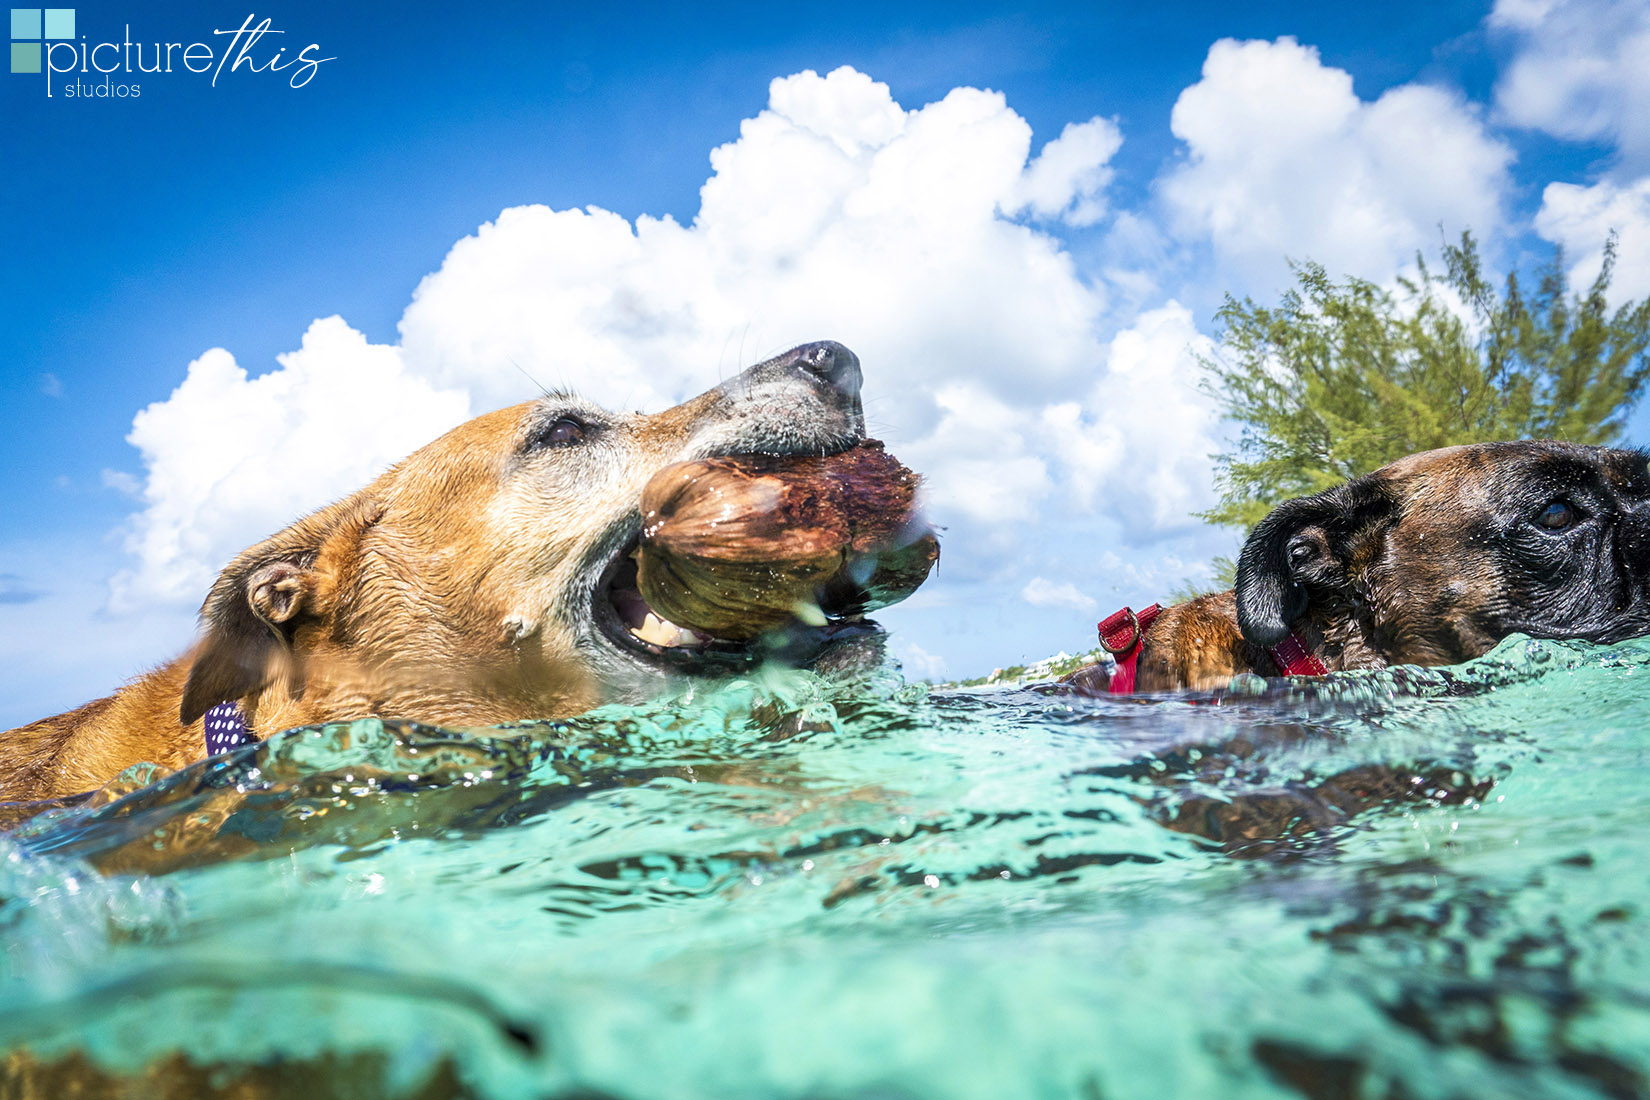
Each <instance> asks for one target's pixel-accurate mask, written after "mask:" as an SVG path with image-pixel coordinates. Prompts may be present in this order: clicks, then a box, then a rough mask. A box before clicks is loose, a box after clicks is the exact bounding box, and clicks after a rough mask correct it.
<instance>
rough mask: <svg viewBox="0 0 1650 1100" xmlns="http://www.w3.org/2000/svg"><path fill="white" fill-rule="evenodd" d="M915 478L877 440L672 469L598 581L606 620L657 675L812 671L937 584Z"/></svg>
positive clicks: (615, 640) (932, 541)
mask: <svg viewBox="0 0 1650 1100" xmlns="http://www.w3.org/2000/svg"><path fill="white" fill-rule="evenodd" d="M918 480H919V479H918V478H917V475H916V474H914V473H912V472H911V471H910V470H907V469H906V468H905V467H904V466H901V465H900V464H899V462H898V460H896V459H895V458H894V457H893V456H891V455H889V454H888V453H887V452H886V451H885V450H884V449H883V446H882V444H881V443H879V442H877V441H875V440H860V441H858V442H856V443H855V444H853V445H852V446H850V447H848V448H845V449H843V450H841V451H838V452H836V453H834V454H827V455H727V456H722V457H718V458H709V459H699V460H695V461H690V462H681V463H676V464H674V465H671V466H667V467H665V468H663V469H661V470H659V471H658V472H657V473H655V474H654V476H653V477H652V478H651V479H650V480H649V481H648V484H647V486H646V487H645V489H644V490H643V493H642V497H641V500H640V502H639V507H638V511H637V514H636V515H635V517H634V518H633V520H632V521H631V522H632V524H633V525H632V526H631V527H630V529H629V534H628V537H627V538H625V539H624V540H623V541H622V542H621V543H620V545H621V547H622V548H621V549H620V550H618V551H617V552H615V553H614V554H613V556H612V557H611V558H610V559H609V560H608V561H607V562H606V564H605V566H604V567H603V569H602V571H601V573H600V581H599V583H598V584H597V585H596V587H595V592H594V593H593V599H594V602H595V609H594V610H595V621H596V623H597V624H598V626H599V628H600V630H601V632H602V634H603V635H604V637H605V639H606V640H607V641H608V642H610V643H612V644H613V645H615V646H616V647H618V648H619V649H620V650H622V651H623V652H625V653H627V654H629V655H631V656H632V657H635V658H638V659H640V660H641V661H643V662H644V663H647V664H649V665H656V666H666V667H671V668H676V669H689V670H691V669H693V668H695V667H702V668H705V669H707V670H709V669H715V668H727V667H728V666H730V665H742V664H748V663H751V662H753V661H757V660H761V659H765V658H777V659H780V660H784V661H806V660H810V659H812V657H813V656H814V655H815V654H816V653H817V651H818V650H819V649H820V648H821V647H823V646H824V645H825V644H826V643H828V642H830V641H832V640H834V639H835V638H837V637H839V636H840V635H842V634H844V633H845V632H850V631H857V630H863V629H868V628H867V627H865V626H864V625H863V616H864V613H865V612H867V611H870V610H874V609H876V608H879V607H886V606H887V605H889V604H892V603H897V602H898V601H900V600H902V599H904V598H905V597H906V596H908V595H910V594H911V593H912V592H914V591H915V590H916V589H917V587H918V586H919V585H921V584H922V582H923V581H924V580H925V579H927V577H928V573H929V570H930V569H931V568H932V566H933V564H934V562H935V560H936V559H937V558H938V557H939V542H938V540H937V539H936V538H935V536H934V534H933V532H932V531H931V530H930V529H929V527H928V525H927V523H926V522H924V521H923V519H922V518H921V514H920V509H919V508H918V507H917V503H916V493H917V486H918ZM870 629H874V627H871V628H870Z"/></svg>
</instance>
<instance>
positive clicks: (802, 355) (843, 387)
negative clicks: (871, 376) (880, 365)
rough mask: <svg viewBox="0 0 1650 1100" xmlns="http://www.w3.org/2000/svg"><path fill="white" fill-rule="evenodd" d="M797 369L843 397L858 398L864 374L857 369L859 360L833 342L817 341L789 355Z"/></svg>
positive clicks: (796, 349) (804, 345)
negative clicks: (800, 369)
mask: <svg viewBox="0 0 1650 1100" xmlns="http://www.w3.org/2000/svg"><path fill="white" fill-rule="evenodd" d="M791 355H792V356H794V360H793V361H794V362H795V363H796V365H797V366H799V367H801V368H802V369H803V370H805V371H807V372H808V373H809V374H811V375H813V376H814V377H815V378H817V379H819V380H820V381H821V382H823V383H825V384H826V385H827V386H830V387H831V388H832V389H835V390H838V391H840V392H841V393H842V394H843V395H844V396H846V397H858V396H859V387H860V384H861V383H862V382H863V381H864V378H865V376H864V374H863V373H862V372H861V371H860V369H859V356H857V355H855V354H854V353H853V352H851V351H849V350H848V349H847V348H845V347H843V346H842V345H841V344H839V343H837V342H836V341H835V340H820V341H818V342H817V343H813V344H803V345H802V346H801V347H799V348H795V349H793V350H792V351H791Z"/></svg>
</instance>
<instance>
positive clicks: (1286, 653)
mask: <svg viewBox="0 0 1650 1100" xmlns="http://www.w3.org/2000/svg"><path fill="white" fill-rule="evenodd" d="M1162 610H1163V608H1162V606H1161V605H1160V604H1155V603H1154V604H1152V605H1151V606H1150V607H1148V608H1146V610H1144V611H1142V612H1140V614H1138V615H1136V614H1135V613H1134V611H1133V610H1131V609H1130V608H1127V607H1125V608H1123V609H1122V610H1120V611H1114V612H1112V613H1111V614H1110V615H1108V616H1107V617H1106V618H1104V619H1102V620H1100V648H1101V649H1103V650H1105V651H1106V652H1107V653H1110V654H1111V655H1112V656H1113V657H1116V658H1117V671H1115V672H1113V673H1112V674H1111V687H1110V691H1111V693H1112V694H1113V695H1128V694H1130V693H1131V692H1133V691H1134V672H1135V664H1136V663H1137V662H1138V661H1139V660H1140V647H1141V643H1142V642H1144V641H1145V640H1146V631H1148V630H1150V629H1151V628H1152V623H1154V622H1156V621H1157V616H1158V614H1159V613H1160V612H1162ZM1266 653H1267V655H1268V656H1269V657H1271V658H1272V663H1273V664H1275V665H1277V666H1278V668H1279V669H1280V670H1281V671H1282V672H1283V675H1285V676H1322V675H1324V674H1325V673H1327V672H1328V671H1329V670H1328V669H1327V668H1324V667H1323V662H1322V661H1320V660H1318V659H1317V658H1316V657H1314V656H1312V651H1311V650H1309V649H1307V648H1306V643H1305V642H1303V641H1301V639H1300V635H1299V634H1295V633H1293V632H1291V633H1290V634H1289V636H1288V637H1287V638H1285V639H1284V640H1283V641H1281V642H1279V643H1278V644H1277V645H1275V646H1273V647H1272V648H1270V649H1268V650H1267V651H1266Z"/></svg>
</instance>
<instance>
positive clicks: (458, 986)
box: [0, 639, 1650, 1100]
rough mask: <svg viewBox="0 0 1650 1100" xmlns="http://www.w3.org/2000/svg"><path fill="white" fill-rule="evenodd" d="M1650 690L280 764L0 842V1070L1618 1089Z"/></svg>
mask: <svg viewBox="0 0 1650 1100" xmlns="http://www.w3.org/2000/svg"><path fill="white" fill-rule="evenodd" d="M1647 678H1650V643H1643V642H1640V643H1627V644H1623V645H1618V646H1614V647H1597V646H1589V645H1585V644H1569V643H1556V642H1531V641H1528V640H1524V639H1513V640H1510V641H1508V642H1506V643H1504V644H1503V645H1502V646H1500V647H1499V648H1498V649H1497V650H1496V651H1495V652H1493V653H1491V654H1490V655H1488V656H1487V657H1485V658H1483V659H1482V660H1479V661H1476V662H1473V663H1472V664H1469V665H1466V666H1462V667H1460V668H1456V669H1450V670H1435V671H1420V670H1396V671H1393V672H1387V673H1358V674H1343V675H1337V676H1334V677H1330V678H1329V679H1328V680H1326V681H1321V682H1317V683H1313V684H1304V685H1303V684H1297V685H1288V684H1282V685H1276V684H1275V685H1272V686H1271V687H1270V688H1267V687H1265V686H1264V685H1261V684H1258V683H1251V684H1248V685H1239V690H1238V691H1236V692H1234V693H1230V694H1227V695H1226V696H1224V697H1223V698H1222V699H1220V701H1219V705H1207V704H1206V703H1192V702H1188V701H1184V700H1178V701H1140V700H1121V701H1117V700H1109V699H1107V700H1090V699H1081V698H1074V697H1070V696H1062V695H1060V694H1057V693H1051V692H1050V691H1048V690H1036V689H1023V688H1022V689H976V690H970V691H952V692H945V691H939V690H934V691H930V690H928V689H926V688H924V687H921V686H911V685H907V684H905V683H903V682H902V681H901V680H900V679H899V677H898V675H897V673H895V672H894V671H893V670H892V669H882V670H880V671H876V672H873V673H871V674H869V675H863V676H861V677H860V678H858V679H853V680H850V681H848V682H828V681H826V680H823V679H820V678H819V677H816V676H814V675H812V674H808V673H801V672H791V673H778V672H774V673H768V674H766V675H765V677H764V678H763V679H761V680H760V681H741V682H737V683H733V684H730V685H726V686H723V687H719V688H715V689H710V690H706V689H700V690H698V691H695V692H692V693H689V694H687V695H684V696H682V697H680V698H676V699H672V700H668V701H664V702H661V703H659V704H656V705H653V706H650V707H647V708H609V709H606V710H602V711H597V712H594V713H592V714H589V715H586V716H583V717H581V718H579V719H576V720H573V721H569V722H561V723H552V724H544V725H531V726H522V727H519V728H510V729H501V730H499V731H497V733H498V736H496V737H489V738H482V739H476V740H464V739H460V738H458V737H457V736H456V735H453V734H448V733H444V732H442V731H438V730H432V729H428V728H422V727H416V726H408V725H397V724H393V723H390V724H381V723H378V722H358V723H353V724H350V725H341V726H333V727H325V728H320V729H312V730H298V731H293V732H290V733H288V734H284V735H282V736H280V737H278V738H276V739H275V740H273V741H271V742H269V743H267V744H265V745H262V746H258V747H256V748H254V749H247V750H242V751H241V752H240V753H238V754H235V755H231V756H229V757H225V758H220V759H218V760H216V761H212V762H207V763H203V764H200V765H196V766H195V767H193V768H190V769H188V770H187V771H185V772H182V773H179V774H177V775H174V776H170V777H167V778H165V779H162V780H160V781H159V782H157V783H154V784H152V785H149V786H138V784H139V783H140V781H141V780H142V778H143V777H142V776H133V777H129V779H131V780H132V782H131V783H130V784H128V787H130V786H137V789H136V790H133V791H132V792H131V793H129V794H126V795H125V796H124V797H122V798H115V797H113V796H114V795H115V794H117V793H118V791H111V792H110V794H109V796H108V798H107V799H106V801H105V803H104V804H103V805H100V806H97V807H89V808H82V809H79V810H76V811H73V812H62V813H59V814H58V816H56V817H55V818H53V819H49V820H37V821H36V822H34V823H32V824H31V825H30V826H28V827H27V828H25V829H24V830H23V831H21V832H20V833H17V834H14V835H13V836H11V837H10V838H0V898H3V899H4V903H3V905H0V922H3V925H4V938H3V941H0V942H3V943H4V945H5V950H6V954H5V957H4V960H3V974H0V1044H3V1046H4V1047H5V1048H7V1049H18V1048H26V1049H27V1050H28V1051H29V1052H30V1054H31V1056H33V1057H34V1058H37V1059H43V1060H50V1059H52V1058H57V1057H62V1056H65V1055H66V1054H67V1053H68V1052H70V1051H72V1050H74V1049H77V1048H78V1049H80V1050H81V1051H83V1052H84V1053H85V1055H86V1056H87V1057H88V1058H89V1059H90V1060H91V1062H93V1063H95V1064H96V1065H98V1066H100V1067H102V1068H103V1069H106V1070H109V1071H111V1072H122V1071H132V1070H135V1069H138V1068H140V1067H141V1066H142V1065H143V1064H144V1063H145V1062H147V1061H149V1060H152V1059H156V1058H160V1057H163V1056H166V1055H168V1054H169V1053H172V1052H181V1053H182V1054H183V1055H184V1056H186V1057H187V1058H188V1059H189V1060H191V1061H192V1062H198V1063H201V1064H217V1065H230V1066H234V1065H238V1064H243V1063H251V1064H256V1063H265V1064H268V1063H271V1062H273V1061H274V1060H276V1059H285V1062H284V1063H283V1064H285V1065H298V1064H299V1063H302V1062H304V1061H305V1060H310V1061H313V1060H315V1059H317V1058H321V1057H323V1056H325V1055H328V1054H331V1055H353V1054H360V1053H370V1052H380V1053H382V1055H383V1057H382V1058H381V1059H378V1060H377V1061H374V1062H371V1063H370V1064H371V1067H372V1068H371V1074H373V1075H374V1084H373V1089H374V1090H376V1091H377V1092H378V1093H381V1094H382V1095H401V1094H403V1093H406V1092H409V1091H411V1090H414V1089H416V1088H418V1087H420V1086H421V1084H422V1083H423V1082H424V1081H425V1080H426V1078H427V1077H428V1076H429V1075H430V1074H431V1073H433V1072H436V1071H437V1069H438V1068H439V1067H445V1068H444V1069H443V1070H442V1072H447V1073H450V1074H452V1075H453V1079H454V1080H456V1081H458V1082H459V1083H460V1084H461V1085H462V1088H463V1090H464V1092H463V1094H464V1095H467V1096H470V1095H473V1096H482V1097H498V1098H504V1097H534V1098H538V1097H546V1096H557V1095H568V1096H572V1095H578V1096H617V1097H627V1098H638V1100H639V1098H644V1097H661V1098H665V1097H669V1098H678V1097H683V1098H689V1097H716V1098H728V1097H873V1096H874V1097H912V1098H916V1097H982V1098H985V1097H990V1098H1000V1097H1017V1096H1049V1097H1064V1096H1069V1097H1077V1098H1083V1100H1091V1098H1094V1097H1107V1098H1116V1097H1170V1096H1187V1097H1205V1096H1208V1097H1217V1096H1218V1097H1250V1096H1253V1097H1290V1096H1301V1095H1306V1096H1312V1097H1341V1096H1348V1097H1351V1096H1362V1097H1394V1098H1397V1097H1483V1096H1552V1097H1599V1096H1605V1097H1623V1096H1642V1095H1650V1084H1647V1082H1650V869H1647V860H1646V844H1645V840H1646V837H1647V834H1650V733H1647V732H1646V727H1647V724H1650V723H1647V719H1650V705H1647V704H1646V702H1645V699H1644V691H1643V688H1644V686H1645V684H1646V682H1647ZM1171 826H1172V827H1171Z"/></svg>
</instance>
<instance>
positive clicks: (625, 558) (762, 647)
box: [594, 539, 878, 674]
mask: <svg viewBox="0 0 1650 1100" xmlns="http://www.w3.org/2000/svg"><path fill="white" fill-rule="evenodd" d="M639 548H640V542H639V540H637V539H633V540H632V541H631V542H630V544H629V545H628V546H627V547H626V548H625V549H624V550H622V551H620V552H619V553H618V554H617V555H615V557H614V558H613V560H612V561H611V562H610V563H609V564H608V566H607V569H606V571H605V572H604V574H603V576H602V579H601V581H600V583H599V584H597V586H596V592H595V608H594V611H595V622H596V627H597V629H598V630H599V631H600V632H601V634H602V635H603V637H605V638H606V639H607V641H608V642H610V643H611V644H613V645H614V646H615V647H617V648H618V649H619V650H621V651H623V652H625V653H628V654H630V655H631V656H633V657H635V658H638V659H639V660H641V661H642V662H643V663H645V664H648V665H652V666H655V667H658V668H660V669H664V670H669V671H675V672H685V673H701V674H715V673H719V672H721V673H726V672H732V671H736V670H738V669H741V668H746V667H749V666H752V665H755V664H758V663H760V662H762V661H764V660H769V659H779V660H783V661H786V662H793V663H794V662H802V661H807V660H810V659H812V657H813V656H814V655H816V654H817V653H818V652H819V651H820V650H822V649H823V648H824V647H825V646H826V645H828V644H829V643H831V642H833V641H837V640H840V639H843V638H846V637H849V636H852V635H856V634H860V633H868V632H872V631H875V630H876V629H878V628H877V627H876V625H875V624H874V623H872V622H870V621H869V620H867V619H866V618H865V617H864V614H863V609H862V608H859V607H855V606H853V605H852V604H851V603H849V604H838V603H837V602H836V601H831V606H826V605H824V604H816V605H815V607H813V608H809V609H802V611H803V613H804V614H807V615H808V616H809V617H810V618H811V619H813V621H812V622H805V621H803V620H802V619H800V618H799V619H796V620H794V621H793V622H791V623H788V624H786V625H784V626H781V627H778V628H776V629H774V630H770V631H767V632H765V633H762V634H759V635H758V636H756V637H754V638H749V639H744V640H736V639H732V638H719V637H716V636H715V635H713V634H710V633H707V632H705V631H702V630H694V629H692V628H690V627H685V626H681V625H679V624H677V623H673V622H671V621H670V620H669V619H668V618H666V617H665V616H664V615H663V614H661V613H660V612H659V611H658V610H657V609H656V608H654V607H653V606H652V605H651V604H649V603H648V602H647V598H646V597H645V596H643V595H642V591H641V586H640V584H639V583H638V582H639V569H638V562H637V556H638V551H639Z"/></svg>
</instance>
